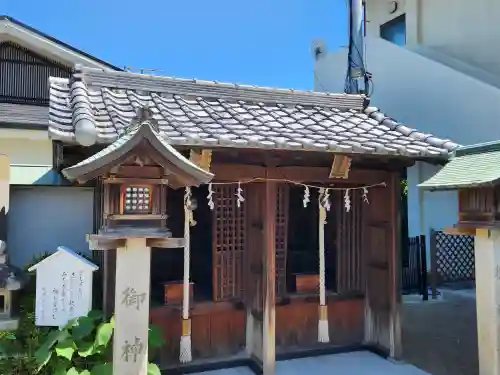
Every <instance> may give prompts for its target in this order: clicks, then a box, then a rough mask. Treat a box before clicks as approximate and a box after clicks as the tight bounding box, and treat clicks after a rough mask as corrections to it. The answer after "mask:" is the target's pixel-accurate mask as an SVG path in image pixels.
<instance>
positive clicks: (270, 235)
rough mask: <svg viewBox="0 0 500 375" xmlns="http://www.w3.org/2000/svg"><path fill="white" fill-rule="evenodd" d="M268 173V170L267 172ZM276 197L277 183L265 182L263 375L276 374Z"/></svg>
mask: <svg viewBox="0 0 500 375" xmlns="http://www.w3.org/2000/svg"><path fill="white" fill-rule="evenodd" d="M269 171H270V170H269ZM276 196H277V183H276V182H274V181H266V182H265V198H264V202H265V206H264V207H265V211H264V251H263V259H262V260H263V266H264V272H263V280H262V281H263V289H264V291H263V295H264V314H263V315H264V316H263V336H262V337H263V345H262V372H263V375H274V374H275V372H276V325H275V322H276V310H275V305H276V286H275V284H276V219H275V218H276Z"/></svg>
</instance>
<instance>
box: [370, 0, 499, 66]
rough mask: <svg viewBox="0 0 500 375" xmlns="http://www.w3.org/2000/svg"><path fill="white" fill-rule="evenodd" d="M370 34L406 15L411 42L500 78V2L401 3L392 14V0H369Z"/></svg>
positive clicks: (432, 0)
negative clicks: (388, 22) (390, 7)
mask: <svg viewBox="0 0 500 375" xmlns="http://www.w3.org/2000/svg"><path fill="white" fill-rule="evenodd" d="M366 3H367V7H366V13H367V21H368V22H367V33H368V34H369V35H371V36H379V28H380V25H381V24H383V23H385V22H387V21H389V20H390V19H392V18H395V17H397V16H398V15H400V14H403V13H405V14H406V17H407V41H408V43H409V44H416V43H420V44H423V45H425V46H427V47H430V48H433V49H435V50H437V51H439V52H442V53H444V54H447V55H449V56H452V57H455V58H458V59H460V60H462V61H464V62H467V63H469V64H471V65H475V66H478V67H480V68H482V69H484V70H486V71H488V72H491V73H493V74H496V75H500V48H498V43H499V42H498V41H499V40H500V27H498V20H499V19H500V2H499V1H498V0H476V1H470V0H399V1H398V4H399V6H398V8H399V9H398V12H397V13H394V14H392V15H391V14H389V7H388V3H389V1H388V0H367V1H366Z"/></svg>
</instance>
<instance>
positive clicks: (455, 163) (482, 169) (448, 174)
mask: <svg viewBox="0 0 500 375" xmlns="http://www.w3.org/2000/svg"><path fill="white" fill-rule="evenodd" d="M499 182H500V142H498V141H497V142H491V143H483V144H478V145H472V146H466V147H461V148H459V149H457V150H456V152H455V153H454V155H453V156H452V158H451V160H450V162H449V163H448V164H446V165H445V166H444V167H443V168H442V169H441V170H440V171H439V172H438V173H436V174H435V175H434V176H432V177H431V178H430V179H428V180H427V181H425V182H423V183H421V184H420V185H419V187H421V188H423V189H427V190H452V189H459V188H470V187H479V186H486V185H492V184H495V183H499Z"/></svg>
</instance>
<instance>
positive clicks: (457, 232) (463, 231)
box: [443, 227, 476, 236]
mask: <svg viewBox="0 0 500 375" xmlns="http://www.w3.org/2000/svg"><path fill="white" fill-rule="evenodd" d="M443 232H444V233H446V234H450V235H452V236H475V235H476V228H460V227H451V228H445V229H444V230H443Z"/></svg>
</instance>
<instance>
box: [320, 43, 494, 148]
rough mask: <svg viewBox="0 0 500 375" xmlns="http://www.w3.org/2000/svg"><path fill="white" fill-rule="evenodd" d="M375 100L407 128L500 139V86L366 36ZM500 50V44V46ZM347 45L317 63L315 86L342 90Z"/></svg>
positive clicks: (466, 140)
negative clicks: (345, 47) (499, 87)
mask: <svg viewBox="0 0 500 375" xmlns="http://www.w3.org/2000/svg"><path fill="white" fill-rule="evenodd" d="M365 41H366V61H367V69H368V71H369V72H370V73H372V74H373V82H374V87H373V93H372V95H371V104H372V105H374V106H376V107H379V108H380V109H381V110H382V111H383V112H385V113H386V114H387V115H388V116H391V117H394V118H395V119H397V120H398V121H400V122H403V123H405V124H407V125H408V126H411V127H415V128H417V129H419V130H421V131H424V132H429V133H432V134H434V135H436V136H439V137H441V138H450V139H452V140H453V141H455V142H457V143H459V144H471V143H477V142H486V141H492V140H497V139H500V126H499V124H500V110H499V108H500V107H499V105H500V89H498V88H497V87H495V86H494V85H490V84H488V83H485V82H483V81H481V80H478V79H475V78H472V77H470V76H467V75H465V74H463V73H461V72H459V71H457V70H455V69H452V68H451V67H449V66H448V65H445V64H442V63H440V62H437V61H435V60H432V59H429V58H427V57H424V56H422V54H420V53H416V52H414V51H412V50H409V49H405V48H401V47H399V46H396V45H394V44H392V43H390V42H387V41H385V40H382V39H380V38H371V37H367V38H366V40H365ZM499 50H500V48H499ZM346 65H347V49H342V50H339V51H335V52H333V53H327V54H326V56H324V57H323V58H320V60H318V61H317V62H316V65H315V73H316V74H315V81H316V82H315V89H316V90H318V91H332V92H343V89H344V79H345V71H346Z"/></svg>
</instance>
